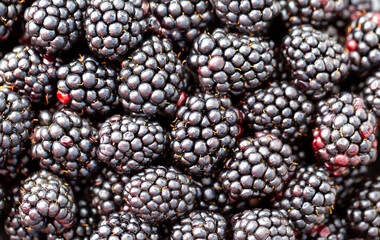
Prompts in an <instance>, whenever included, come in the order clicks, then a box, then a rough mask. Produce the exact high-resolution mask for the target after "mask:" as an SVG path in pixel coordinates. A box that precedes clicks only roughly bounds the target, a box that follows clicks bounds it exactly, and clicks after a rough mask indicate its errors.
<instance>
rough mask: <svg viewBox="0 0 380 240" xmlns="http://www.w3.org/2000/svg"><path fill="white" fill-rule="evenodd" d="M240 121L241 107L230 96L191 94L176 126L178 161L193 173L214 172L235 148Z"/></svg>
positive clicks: (175, 154)
mask: <svg viewBox="0 0 380 240" xmlns="http://www.w3.org/2000/svg"><path fill="white" fill-rule="evenodd" d="M240 121H241V116H240V112H239V110H237V109H236V108H234V107H232V102H231V100H230V99H229V98H227V97H223V96H222V97H218V96H215V95H212V94H208V93H205V94H198V95H195V96H189V97H188V98H187V100H186V103H185V105H184V106H182V107H180V108H179V109H178V111H177V117H176V119H175V121H174V122H173V125H172V131H171V152H172V157H173V161H174V163H175V164H176V165H177V166H178V167H180V168H181V169H184V170H185V171H186V172H188V173H190V174H191V175H196V176H204V175H210V174H211V173H212V172H213V171H214V170H215V169H217V168H218V165H219V164H220V163H222V162H223V161H224V160H225V159H226V158H227V157H228V155H229V153H230V151H231V149H233V148H235V146H236V139H237V137H239V135H240V134H241V132H242V129H241V127H240V126H239V122H240Z"/></svg>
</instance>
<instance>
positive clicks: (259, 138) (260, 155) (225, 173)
mask: <svg viewBox="0 0 380 240" xmlns="http://www.w3.org/2000/svg"><path fill="white" fill-rule="evenodd" d="M295 169H296V165H295V163H294V158H293V156H292V149H291V147H290V146H289V145H287V144H284V143H283V142H282V141H281V140H280V139H278V138H277V137H276V136H274V135H272V134H266V133H263V132H259V133H256V134H255V137H246V138H243V139H242V140H241V141H240V142H239V144H238V147H237V148H236V149H235V151H233V153H232V156H231V158H230V159H228V160H227V162H226V163H225V165H224V170H222V172H221V174H220V177H219V178H220V181H221V183H222V187H223V189H224V191H226V193H227V194H228V195H229V197H230V198H231V199H234V200H237V199H250V198H253V197H264V196H267V195H269V194H272V193H278V192H281V191H282V189H283V188H284V185H285V183H286V182H287V181H288V180H289V179H290V177H291V176H292V175H293V173H294V171H295Z"/></svg>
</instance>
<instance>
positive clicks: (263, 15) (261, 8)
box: [212, 0, 281, 34]
mask: <svg viewBox="0 0 380 240" xmlns="http://www.w3.org/2000/svg"><path fill="white" fill-rule="evenodd" d="M212 3H213V5H214V8H215V12H216V16H218V17H219V19H220V20H221V21H222V23H223V24H225V25H226V26H227V27H229V28H235V29H237V30H239V31H240V32H242V33H247V34H251V33H261V32H263V31H265V30H266V29H267V28H268V27H269V24H270V22H271V21H272V20H273V19H274V18H275V17H277V16H278V15H279V14H280V11H281V5H280V3H279V2H278V1H277V0H261V1H249V0H243V1H232V0H212Z"/></svg>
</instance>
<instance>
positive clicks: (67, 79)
mask: <svg viewBox="0 0 380 240" xmlns="http://www.w3.org/2000/svg"><path fill="white" fill-rule="evenodd" d="M57 78H58V80H59V81H58V84H57V88H58V92H57V97H58V100H59V101H60V102H62V103H67V105H68V106H69V107H70V108H71V109H73V110H75V111H78V112H84V113H86V114H88V115H91V116H95V115H99V114H100V115H108V114H110V113H112V111H113V110H114V108H115V107H117V105H118V104H119V97H118V94H117V88H118V87H119V82H118V79H117V73H116V71H115V69H114V68H113V67H112V66H111V65H109V64H107V63H102V62H99V61H98V60H97V59H96V58H94V57H91V56H88V55H85V56H80V57H79V58H77V59H75V60H73V61H72V62H70V63H69V64H67V65H64V66H62V67H60V68H59V69H58V71H57Z"/></svg>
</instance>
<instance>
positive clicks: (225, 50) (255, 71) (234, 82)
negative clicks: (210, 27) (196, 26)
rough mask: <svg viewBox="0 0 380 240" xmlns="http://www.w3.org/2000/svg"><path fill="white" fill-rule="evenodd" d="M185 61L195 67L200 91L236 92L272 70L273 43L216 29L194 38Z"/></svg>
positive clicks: (264, 78)
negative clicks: (191, 48) (190, 50)
mask: <svg viewBox="0 0 380 240" xmlns="http://www.w3.org/2000/svg"><path fill="white" fill-rule="evenodd" d="M193 47H194V49H193V51H192V52H191V53H190V54H189V56H188V59H187V61H188V63H189V64H190V66H191V67H193V68H195V69H197V70H198V74H199V77H198V78H199V79H198V80H199V85H200V87H201V89H202V91H205V92H206V91H210V92H217V93H221V94H227V93H230V94H233V95H239V94H241V93H243V92H244V91H249V90H252V89H255V88H257V87H258V86H259V85H260V84H262V83H263V82H265V81H267V80H268V79H269V78H270V77H272V75H273V74H274V73H275V69H276V66H277V61H276V60H275V58H274V51H273V48H274V42H273V41H270V40H267V39H264V38H261V37H255V36H245V35H239V34H234V33H227V32H226V31H224V30H222V29H216V30H215V31H214V32H213V33H212V34H211V33H203V34H201V35H200V36H199V38H198V39H197V40H195V41H194V46H193Z"/></svg>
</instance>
